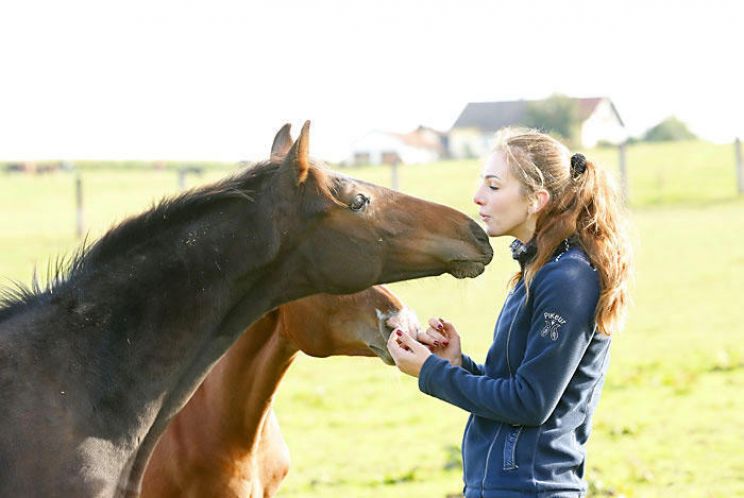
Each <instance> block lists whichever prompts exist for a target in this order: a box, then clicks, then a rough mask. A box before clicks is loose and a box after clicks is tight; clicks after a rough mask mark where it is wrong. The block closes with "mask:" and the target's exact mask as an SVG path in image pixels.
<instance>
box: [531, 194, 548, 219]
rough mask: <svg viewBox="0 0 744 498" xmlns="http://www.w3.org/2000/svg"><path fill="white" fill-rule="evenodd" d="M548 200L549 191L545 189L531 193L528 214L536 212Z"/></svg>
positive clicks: (540, 209)
mask: <svg viewBox="0 0 744 498" xmlns="http://www.w3.org/2000/svg"><path fill="white" fill-rule="evenodd" d="M549 200H550V192H548V191H547V190H545V189H542V188H541V189H540V190H538V191H537V192H535V193H534V194H533V195H532V200H531V202H530V207H529V212H530V214H537V213H539V212H540V211H542V210H543V208H544V207H545V206H547V204H548V201H549Z"/></svg>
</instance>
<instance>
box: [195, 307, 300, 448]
mask: <svg viewBox="0 0 744 498" xmlns="http://www.w3.org/2000/svg"><path fill="white" fill-rule="evenodd" d="M283 327H284V325H283V323H282V312H281V310H275V311H272V312H271V313H268V314H267V315H266V316H264V317H263V318H262V319H261V320H259V321H258V322H256V323H254V324H253V325H252V326H251V327H250V328H249V329H248V330H247V331H246V333H244V334H243V335H242V336H241V337H240V339H238V341H237V342H236V343H235V345H234V346H233V347H231V348H230V350H229V351H228V353H227V354H226V355H225V357H224V358H223V359H222V360H221V361H220V363H219V364H218V365H217V366H216V367H215V368H214V369H213V370H212V372H211V373H210V375H209V376H208V377H207V379H206V381H205V382H204V384H202V387H201V388H200V389H203V390H204V391H205V392H204V393H202V394H203V395H202V396H200V397H199V399H200V401H201V403H210V404H211V406H202V407H201V408H202V410H200V411H201V413H208V414H209V417H208V418H209V419H210V424H212V426H213V427H215V428H216V432H217V433H216V434H215V437H216V440H217V441H219V444H220V445H222V446H224V448H223V449H224V451H225V452H229V454H233V455H242V456H243V459H245V458H249V457H250V456H251V455H252V454H253V453H254V451H255V449H256V445H257V444H258V442H259V438H260V433H261V428H262V426H263V423H264V421H265V419H266V416H267V414H268V412H269V410H270V409H271V404H272V400H273V396H274V393H275V392H276V390H277V388H278V386H279V383H280V382H281V380H282V378H283V377H284V374H285V373H286V371H287V369H288V368H289V366H290V365H291V364H292V362H293V361H294V359H295V357H296V355H297V352H298V349H297V347H295V346H294V345H293V344H292V343H291V342H290V341H288V340H287V339H286V337H285V335H284V333H283ZM190 404H191V402H189V405H190Z"/></svg>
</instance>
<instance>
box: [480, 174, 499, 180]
mask: <svg viewBox="0 0 744 498" xmlns="http://www.w3.org/2000/svg"><path fill="white" fill-rule="evenodd" d="M491 178H495V179H496V180H499V181H501V178H500V177H499V175H496V174H493V173H492V174H489V175H483V179H484V180H490V179H491Z"/></svg>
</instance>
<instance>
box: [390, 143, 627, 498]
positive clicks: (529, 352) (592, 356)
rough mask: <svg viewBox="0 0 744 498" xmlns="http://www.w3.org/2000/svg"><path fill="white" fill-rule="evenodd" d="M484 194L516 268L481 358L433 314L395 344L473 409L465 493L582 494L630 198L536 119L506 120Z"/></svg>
mask: <svg viewBox="0 0 744 498" xmlns="http://www.w3.org/2000/svg"><path fill="white" fill-rule="evenodd" d="M474 201H475V203H476V204H477V205H478V206H479V211H480V216H481V218H482V220H483V223H484V224H485V225H486V227H487V232H488V234H489V235H490V236H492V237H500V236H507V235H508V236H511V237H514V238H515V239H516V240H514V242H513V243H512V244H511V250H512V256H513V257H514V259H516V260H517V261H518V262H519V267H520V268H519V271H518V272H517V274H516V275H515V276H514V278H513V279H512V282H511V284H512V289H511V291H510V292H509V295H508V296H507V298H506V302H505V303H504V306H503V309H502V310H501V314H500V315H499V317H498V320H497V321H496V326H495V330H494V335H493V344H492V345H491V348H490V349H489V351H488V354H487V356H486V361H485V363H484V364H478V363H476V362H474V361H473V360H472V359H470V358H469V357H468V356H467V355H464V354H462V352H461V350H460V336H459V334H458V332H457V330H456V328H455V326H454V325H453V324H452V323H450V322H448V321H446V320H443V319H440V318H432V319H430V320H429V328H428V329H427V330H426V331H421V332H417V333H415V334H414V335H416V337H411V336H410V335H409V334H408V333H406V332H403V331H401V330H396V331H395V332H394V333H393V334H392V335H391V337H390V341H389V342H388V349H389V350H390V353H391V355H392V356H393V358H394V359H395V362H396V365H397V366H398V368H399V369H400V370H401V371H403V372H404V373H407V374H409V375H413V376H415V377H418V378H419V389H420V390H421V391H423V392H424V393H426V394H429V395H431V396H435V397H437V398H439V399H442V400H444V401H446V402H447V403H451V404H453V405H456V406H459V407H460V408H462V409H464V410H466V411H468V412H470V413H471V415H470V418H469V420H468V423H467V426H466V427H465V434H464V436H463V442H462V453H463V473H464V476H463V478H464V481H465V489H464V495H465V497H466V498H476V497H480V498H491V497H494V498H495V497H498V498H516V497H535V496H537V497H551V498H555V497H578V496H583V495H584V494H585V493H586V484H585V482H584V480H583V475H584V464H585V445H586V442H587V439H588V437H589V432H590V430H591V418H592V413H593V412H594V409H595V407H596V405H597V401H598V399H599V394H600V391H601V388H602V384H603V381H604V376H605V373H606V371H607V365H608V358H609V355H608V353H609V347H610V336H611V335H612V334H613V333H615V332H617V331H618V330H620V329H621V328H622V323H623V317H624V314H625V310H626V307H627V303H628V296H627V283H628V279H629V275H630V244H629V243H628V240H627V237H626V231H625V219H624V214H623V207H622V206H623V204H622V200H621V198H620V196H619V195H618V194H617V190H616V189H615V188H614V187H613V185H612V184H611V182H610V181H609V179H608V178H607V177H606V176H605V174H604V172H603V171H602V170H601V169H599V168H597V167H595V165H594V164H592V163H591V162H590V161H587V160H586V158H585V157H584V156H583V155H581V154H574V155H573V156H572V155H571V154H570V153H569V151H568V149H567V148H566V147H565V146H564V145H562V144H561V143H560V142H558V141H556V140H555V139H553V138H551V137H550V136H548V135H545V134H542V133H539V132H537V131H533V130H515V129H506V130H502V131H500V132H499V133H498V134H497V136H496V145H495V147H494V149H493V151H492V153H491V155H490V156H489V157H488V159H487V160H486V162H485V165H484V166H483V172H482V183H481V185H480V187H479V188H478V190H477V192H476V194H475V198H474Z"/></svg>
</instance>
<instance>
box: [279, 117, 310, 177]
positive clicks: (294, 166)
mask: <svg viewBox="0 0 744 498" xmlns="http://www.w3.org/2000/svg"><path fill="white" fill-rule="evenodd" d="M309 145H310V121H305V124H304V125H303V126H302V131H301V132H300V136H299V137H298V138H297V140H296V141H295V143H293V144H292V148H291V149H289V152H287V157H286V159H284V168H285V169H289V170H291V171H292V172H293V174H294V176H295V178H296V180H297V185H301V184H302V183H304V181H305V180H306V179H307V172H308V170H309V169H310V160H309V159H308V149H309Z"/></svg>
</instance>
